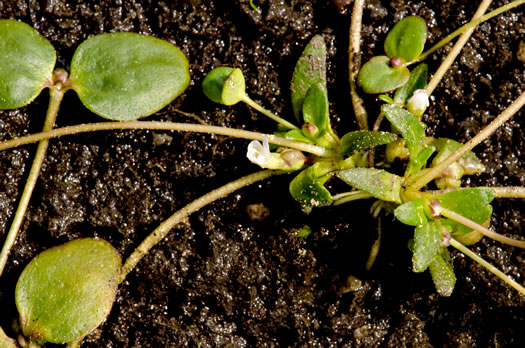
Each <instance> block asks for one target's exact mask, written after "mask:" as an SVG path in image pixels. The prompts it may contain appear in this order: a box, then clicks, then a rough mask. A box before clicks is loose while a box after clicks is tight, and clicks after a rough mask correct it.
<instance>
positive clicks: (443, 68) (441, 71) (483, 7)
mask: <svg viewBox="0 0 525 348" xmlns="http://www.w3.org/2000/svg"><path fill="white" fill-rule="evenodd" d="M491 2H492V0H483V1H482V2H481V4H480V5H479V7H478V10H477V11H476V13H475V14H474V16H473V17H472V19H473V20H475V19H477V18H480V17H481V16H483V14H484V13H485V12H486V11H487V8H488V7H489V6H490V3H491ZM474 29H476V28H475V27H472V28H469V29H467V30H465V32H464V33H463V34H461V36H460V37H459V39H458V41H457V42H456V44H455V45H454V47H452V50H451V51H450V53H449V54H448V55H447V57H446V58H445V60H444V61H443V63H441V65H440V66H439V68H438V69H437V71H436V73H435V74H434V76H432V79H431V80H430V82H429V83H428V85H427V87H426V90H427V93H428V95H429V96H430V95H431V94H432V92H433V91H434V89H435V88H436V86H437V85H438V83H439V81H441V79H442V78H443V76H444V75H445V73H446V72H447V71H448V69H449V68H450V66H451V65H452V63H453V62H454V60H455V59H456V57H457V56H458V54H459V52H460V51H461V49H462V48H463V46H465V44H466V43H467V41H468V39H469V38H470V36H471V35H472V33H473V32H474Z"/></svg>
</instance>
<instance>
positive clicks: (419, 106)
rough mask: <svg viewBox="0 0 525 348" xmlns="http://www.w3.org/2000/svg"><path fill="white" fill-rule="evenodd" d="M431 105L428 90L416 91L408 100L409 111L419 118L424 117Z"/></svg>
mask: <svg viewBox="0 0 525 348" xmlns="http://www.w3.org/2000/svg"><path fill="white" fill-rule="evenodd" d="M429 105H430V102H429V101H428V92H427V90H426V89H416V90H415V91H414V94H413V95H412V97H411V98H410V99H409V100H408V103H407V109H408V111H410V112H411V113H412V114H414V115H415V116H417V117H421V116H423V113H424V112H425V110H426V108H427V107H428V106H429Z"/></svg>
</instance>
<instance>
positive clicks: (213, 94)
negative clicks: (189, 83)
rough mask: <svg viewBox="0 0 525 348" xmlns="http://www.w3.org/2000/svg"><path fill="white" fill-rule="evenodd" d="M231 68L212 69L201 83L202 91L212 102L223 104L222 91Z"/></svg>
mask: <svg viewBox="0 0 525 348" xmlns="http://www.w3.org/2000/svg"><path fill="white" fill-rule="evenodd" d="M232 71H233V68H230V67H229V66H220V67H218V68H214V69H212V70H211V71H210V72H209V73H208V75H206V77H205V78H204V80H203V81H202V91H203V92H204V94H205V95H206V96H207V97H208V98H209V99H210V100H211V101H213V102H215V103H218V104H223V102H222V89H223V88H224V84H225V83H226V80H227V79H228V77H229V76H230V74H231V73H232Z"/></svg>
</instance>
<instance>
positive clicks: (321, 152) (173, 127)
mask: <svg viewBox="0 0 525 348" xmlns="http://www.w3.org/2000/svg"><path fill="white" fill-rule="evenodd" d="M122 129H156V130H170V131H180V132H195V133H208V134H218V135H226V136H230V137H234V138H243V139H252V140H259V141H263V140H264V138H265V137H268V142H270V143H272V144H276V145H279V146H285V147H289V148H291V149H296V150H299V151H304V152H308V153H311V154H314V155H317V156H320V157H329V156H330V155H331V152H330V151H329V150H327V149H325V148H324V147H321V146H316V145H313V144H308V143H304V142H301V141H295V140H289V139H285V138H282V137H278V136H275V135H273V134H264V133H259V132H252V131H246V130H241V129H235V128H228V127H218V126H209V125H202V124H191V123H175V122H155V121H126V122H99V123H86V124H81V125H77V126H68V127H63V128H57V129H53V130H51V131H47V132H41V133H36V134H31V135H27V136H25V137H20V138H16V139H12V140H8V141H4V142H0V151H2V150H6V149H10V148H13V147H17V146H21V145H25V144H30V143H33V142H35V141H39V140H42V139H49V138H55V137H61V136H64V135H72V134H78V133H84V132H96V131H102V130H122Z"/></svg>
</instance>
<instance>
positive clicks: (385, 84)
mask: <svg viewBox="0 0 525 348" xmlns="http://www.w3.org/2000/svg"><path fill="white" fill-rule="evenodd" d="M409 78H410V71H409V70H408V68H406V67H404V66H402V67H399V68H394V67H392V66H391V65H390V59H389V58H388V57H387V56H377V57H372V59H370V60H369V61H368V62H366V63H365V64H364V65H363V67H362V68H361V70H360V71H359V75H358V76H357V84H358V85H359V87H361V88H362V89H363V91H364V92H365V93H370V94H374V93H385V92H390V91H393V90H394V89H396V88H399V87H401V86H403V85H404V84H405V83H407V81H408V79H409Z"/></svg>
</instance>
